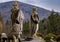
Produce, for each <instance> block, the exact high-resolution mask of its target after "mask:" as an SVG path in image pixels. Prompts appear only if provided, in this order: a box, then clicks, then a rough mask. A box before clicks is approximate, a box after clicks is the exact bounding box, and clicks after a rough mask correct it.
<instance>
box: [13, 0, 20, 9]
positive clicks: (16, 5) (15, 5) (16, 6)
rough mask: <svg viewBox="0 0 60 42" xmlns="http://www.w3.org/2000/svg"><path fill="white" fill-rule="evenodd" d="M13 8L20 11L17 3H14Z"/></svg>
mask: <svg viewBox="0 0 60 42" xmlns="http://www.w3.org/2000/svg"><path fill="white" fill-rule="evenodd" d="M13 6H14V9H19V6H18V2H17V1H15V2H14V4H13Z"/></svg>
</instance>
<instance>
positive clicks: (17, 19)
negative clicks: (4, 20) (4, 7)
mask: <svg viewBox="0 0 60 42" xmlns="http://www.w3.org/2000/svg"><path fill="white" fill-rule="evenodd" d="M11 11H12V14H11V21H12V31H13V35H15V36H16V37H17V38H21V36H20V35H22V30H23V20H24V14H23V12H22V10H21V9H19V7H18V2H17V1H16V2H15V3H14V8H13V9H12V10H11ZM15 36H14V37H15Z"/></svg>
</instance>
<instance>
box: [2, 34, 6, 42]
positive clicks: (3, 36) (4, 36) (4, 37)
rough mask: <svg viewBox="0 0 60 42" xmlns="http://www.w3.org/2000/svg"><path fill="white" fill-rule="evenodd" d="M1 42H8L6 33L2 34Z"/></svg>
mask: <svg viewBox="0 0 60 42" xmlns="http://www.w3.org/2000/svg"><path fill="white" fill-rule="evenodd" d="M1 42H7V35H6V33H2V34H1Z"/></svg>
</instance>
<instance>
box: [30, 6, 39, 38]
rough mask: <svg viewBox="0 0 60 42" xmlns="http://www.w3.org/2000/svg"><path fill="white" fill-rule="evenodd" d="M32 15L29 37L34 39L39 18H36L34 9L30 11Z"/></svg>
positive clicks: (35, 9)
mask: <svg viewBox="0 0 60 42" xmlns="http://www.w3.org/2000/svg"><path fill="white" fill-rule="evenodd" d="M32 12H33V13H32V15H31V17H30V20H31V21H30V36H31V37H36V33H37V31H38V28H39V17H38V13H37V8H36V7H34V8H33V10H32Z"/></svg>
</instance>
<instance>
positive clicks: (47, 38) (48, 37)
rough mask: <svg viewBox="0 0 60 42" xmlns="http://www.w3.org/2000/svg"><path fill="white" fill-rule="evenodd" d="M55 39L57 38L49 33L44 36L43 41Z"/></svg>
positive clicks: (47, 41)
mask: <svg viewBox="0 0 60 42" xmlns="http://www.w3.org/2000/svg"><path fill="white" fill-rule="evenodd" d="M56 38H57V36H56V35H55V34H53V33H49V34H47V35H46V36H45V38H44V39H45V40H46V42H49V41H50V39H53V40H56Z"/></svg>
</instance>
